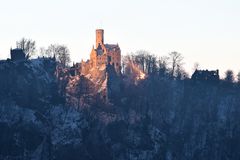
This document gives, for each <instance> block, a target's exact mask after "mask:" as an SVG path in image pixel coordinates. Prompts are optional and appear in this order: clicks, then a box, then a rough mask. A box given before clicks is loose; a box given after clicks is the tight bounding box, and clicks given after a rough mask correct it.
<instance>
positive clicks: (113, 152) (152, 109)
mask: <svg viewBox="0 0 240 160" xmlns="http://www.w3.org/2000/svg"><path fill="white" fill-rule="evenodd" d="M56 65H57V64H56V62H55V61H54V60H52V59H37V60H30V61H23V62H19V63H13V62H11V61H1V62H0V82H1V83H0V87H1V89H0V93H1V94H0V144H1V145H0V159H1V160H16V159H17V160H26V159H32V160H65V159H69V160H78V159H83V160H92V159H94V160H106V159H107V160H108V159H114V160H126V159H127V160H128V159H129V160H137V159H138V160H139V159H140V160H145V159H149V160H158V159H163V160H176V159H177V160H191V159H206V160H219V159H230V160H238V159H239V158H240V152H239V149H240V141H239V140H240V124H239V123H240V118H239V115H240V108H239V106H240V94H239V93H240V86H239V85H237V84H225V83H223V82H219V83H217V84H213V83H208V82H199V81H197V82H194V81H188V80H184V81H183V80H169V79H167V80H166V79H162V78H161V79H160V78H158V77H150V76H148V77H147V78H146V79H142V80H140V81H139V82H138V83H137V84H135V83H132V84H129V83H128V84H127V85H126V84H125V83H124V82H122V77H120V76H116V73H115V72H114V69H113V68H111V66H110V67H107V68H104V67H103V68H98V70H91V71H89V73H88V74H86V75H79V76H70V74H68V71H67V70H66V72H62V73H61V72H58V70H57V71H56ZM95 73H97V74H95ZM119 86H120V87H119ZM104 90H106V91H107V93H108V95H109V97H108V99H109V103H102V101H101V100H100V99H97V98H99V97H98V93H99V94H100V93H102V92H103V91H104ZM63 99H64V100H63Z"/></svg>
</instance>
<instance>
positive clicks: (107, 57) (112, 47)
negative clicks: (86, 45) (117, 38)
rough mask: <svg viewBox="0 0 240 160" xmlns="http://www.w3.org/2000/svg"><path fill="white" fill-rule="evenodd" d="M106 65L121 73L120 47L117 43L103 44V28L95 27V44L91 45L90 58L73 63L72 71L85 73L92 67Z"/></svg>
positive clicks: (97, 67)
mask: <svg viewBox="0 0 240 160" xmlns="http://www.w3.org/2000/svg"><path fill="white" fill-rule="evenodd" d="M107 65H111V66H112V67H113V68H114V69H115V71H116V73H117V74H120V73H121V49H120V47H119V46H118V44H104V30H103V29H97V30H96V44H95V47H94V46H93V47H92V51H91V53H90V60H87V61H83V60H82V61H81V63H77V64H74V65H73V67H72V69H73V72H72V73H74V74H82V75H86V74H88V72H89V70H90V69H92V68H95V69H100V68H101V67H106V66H107ZM76 69H77V70H76ZM76 72H77V73H76Z"/></svg>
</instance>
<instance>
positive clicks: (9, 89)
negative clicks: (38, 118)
mask: <svg viewBox="0 0 240 160" xmlns="http://www.w3.org/2000/svg"><path fill="white" fill-rule="evenodd" d="M55 69H56V61H55V60H53V59H51V58H39V59H35V60H31V61H18V62H13V61H9V60H7V61H0V88H1V90H0V100H1V101H2V102H3V101H5V100H6V101H14V102H15V103H16V104H17V105H24V106H35V105H36V106H37V105H41V104H42V103H54V101H55V99H54V98H56V97H57V92H58V91H57V84H56V78H55V74H54V73H55ZM56 101H58V100H57V99H56Z"/></svg>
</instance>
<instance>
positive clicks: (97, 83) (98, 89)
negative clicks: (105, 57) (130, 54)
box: [66, 65, 122, 107]
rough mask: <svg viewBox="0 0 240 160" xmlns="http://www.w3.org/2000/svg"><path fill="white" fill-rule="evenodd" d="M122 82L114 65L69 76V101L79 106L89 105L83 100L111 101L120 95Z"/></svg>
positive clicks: (102, 66)
mask: <svg viewBox="0 0 240 160" xmlns="http://www.w3.org/2000/svg"><path fill="white" fill-rule="evenodd" d="M121 83H122V80H121V75H119V74H118V73H117V72H116V71H115V69H114V67H113V66H112V65H101V66H100V67H93V68H91V69H89V70H88V71H87V72H84V74H78V75H76V76H71V77H69V80H68V83H67V86H66V94H67V101H68V103H69V104H72V105H75V106H76V105H77V106H78V107H80V106H84V105H89V104H86V103H85V104H83V102H92V103H109V102H110V101H111V99H114V98H116V97H118V94H119V93H120V89H121Z"/></svg>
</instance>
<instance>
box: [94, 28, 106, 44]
mask: <svg viewBox="0 0 240 160" xmlns="http://www.w3.org/2000/svg"><path fill="white" fill-rule="evenodd" d="M98 44H104V30H103V29H97V30H96V48H97V47H98Z"/></svg>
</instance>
